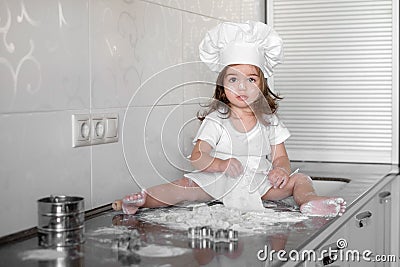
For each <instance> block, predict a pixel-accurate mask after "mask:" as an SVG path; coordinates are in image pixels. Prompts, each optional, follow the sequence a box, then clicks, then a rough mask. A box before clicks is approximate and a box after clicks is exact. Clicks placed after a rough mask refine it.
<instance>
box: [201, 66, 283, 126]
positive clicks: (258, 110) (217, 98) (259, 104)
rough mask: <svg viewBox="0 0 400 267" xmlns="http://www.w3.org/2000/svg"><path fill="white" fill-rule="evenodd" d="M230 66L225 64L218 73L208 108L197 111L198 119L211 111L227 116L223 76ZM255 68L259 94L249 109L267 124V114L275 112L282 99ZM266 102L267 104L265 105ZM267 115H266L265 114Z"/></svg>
mask: <svg viewBox="0 0 400 267" xmlns="http://www.w3.org/2000/svg"><path fill="white" fill-rule="evenodd" d="M229 67H230V66H226V67H225V68H224V69H223V70H222V71H221V72H220V73H219V75H218V78H217V83H216V86H215V91H214V96H213V100H212V101H211V102H210V104H208V105H207V107H208V109H207V110H205V111H204V112H202V113H201V112H198V113H197V117H198V118H199V120H203V119H204V118H205V116H207V115H208V114H210V113H211V112H213V111H215V110H216V111H218V112H219V113H220V114H221V115H223V117H224V118H229V116H230V109H229V104H230V102H229V100H228V98H227V97H226V95H225V87H224V77H225V74H226V71H227V69H228V68H229ZM256 68H257V72H258V75H259V77H260V80H261V81H262V82H261V87H260V91H261V93H262V94H261V95H260V97H258V99H257V100H255V101H254V102H253V103H251V109H252V110H253V112H254V115H255V116H256V118H257V119H258V120H259V121H260V122H261V123H263V124H267V125H268V124H269V121H267V119H266V118H267V117H268V115H272V114H275V113H276V111H277V109H278V103H277V102H278V101H279V100H281V99H282V97H280V96H278V95H276V94H275V93H273V92H272V91H271V89H270V88H269V86H268V82H267V79H266V78H265V77H264V74H263V72H262V71H261V69H260V68H259V67H256ZM266 104H267V105H266ZM266 115H267V116H266Z"/></svg>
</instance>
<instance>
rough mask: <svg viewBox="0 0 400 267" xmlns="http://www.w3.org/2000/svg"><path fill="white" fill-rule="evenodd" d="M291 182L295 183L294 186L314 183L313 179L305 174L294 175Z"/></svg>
mask: <svg viewBox="0 0 400 267" xmlns="http://www.w3.org/2000/svg"><path fill="white" fill-rule="evenodd" d="M289 181H292V183H294V184H297V183H302V184H304V183H308V184H309V183H312V180H311V177H310V176H308V175H306V174H304V173H296V174H293V175H292V176H291V177H290V180H289Z"/></svg>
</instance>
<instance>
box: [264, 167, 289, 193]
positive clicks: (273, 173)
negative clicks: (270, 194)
mask: <svg viewBox="0 0 400 267" xmlns="http://www.w3.org/2000/svg"><path fill="white" fill-rule="evenodd" d="M268 180H269V182H270V183H271V185H272V186H273V187H274V188H283V187H284V186H285V185H286V184H287V182H288V181H289V173H288V171H287V170H286V169H284V168H281V167H275V168H273V169H272V170H270V171H269V172H268Z"/></svg>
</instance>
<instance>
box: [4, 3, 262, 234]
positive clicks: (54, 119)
mask: <svg viewBox="0 0 400 267" xmlns="http://www.w3.org/2000/svg"><path fill="white" fill-rule="evenodd" d="M263 2H264V1H260V0H247V1H243V0H241V1H239V0H235V1H227V0H226V1H222V0H197V1H195V0H176V1H161V0H159V1H144V0H143V1H141V0H132V1H123V0H119V1H116V0H109V1H100V0H86V1H81V0H68V1H67V0H64V1H61V0H60V1H52V0H40V1H21V0H18V1H16V0H5V1H2V2H0V18H1V20H0V35H1V38H0V85H1V88H0V125H1V126H0V148H1V152H0V203H1V204H0V217H1V223H0V236H4V235H8V234H11V233H14V232H17V231H20V230H23V229H26V228H30V227H33V226H36V224H37V216H36V215H37V205H36V200H37V199H39V198H41V197H44V196H49V195H50V194H66V195H80V196H83V197H85V205H86V209H91V208H95V207H98V206H101V205H104V204H107V203H110V202H111V201H113V200H114V199H116V198H119V197H121V196H123V195H124V194H127V193H130V192H134V191H136V190H138V189H139V186H140V187H147V186H150V185H153V184H157V183H161V182H164V179H166V180H172V179H175V178H179V177H180V176H181V175H182V173H183V171H182V169H184V168H186V166H187V165H186V164H185V162H184V159H183V156H184V155H186V154H187V153H189V152H190V144H189V141H190V137H191V136H192V135H193V133H194V131H193V130H191V129H190V127H182V125H183V126H192V125H193V126H195V125H196V123H197V122H196V120H193V117H194V115H195V112H196V111H197V109H198V105H197V104H194V103H196V102H198V100H197V99H195V100H191V99H192V98H193V97H195V98H196V97H198V96H202V95H206V96H208V95H210V94H211V93H212V87H210V86H204V85H202V84H199V83H197V84H194V85H183V82H184V81H188V82H190V81H194V80H204V79H206V81H210V82H212V79H214V76H213V75H212V74H209V73H207V70H205V69H203V66H202V65H199V64H197V63H190V64H184V65H177V64H180V63H186V62H191V61H193V60H197V46H198V43H199V41H200V40H201V38H202V37H203V35H204V33H205V32H206V30H208V29H209V28H210V27H212V26H214V25H216V24H217V23H218V22H220V20H234V21H244V20H247V19H253V20H261V21H263V20H264V5H263ZM165 68H167V69H165ZM160 71H162V72H161V73H159V72H160ZM148 78H151V79H150V80H147V79H148ZM175 87H176V89H174V88H175ZM171 89H173V90H171ZM169 90H170V91H169ZM165 92H168V94H166V96H162V95H163V93H165ZM160 96H161V100H160V101H159V102H157V101H156V100H157V99H158V98H159V97H160ZM189 100H190V101H189ZM185 101H186V102H185ZM188 101H189V102H188ZM182 103H184V105H182ZM128 104H130V105H129V106H130V107H129V109H128V111H127V113H126V114H127V115H126V123H125V127H124V133H123V136H124V142H122V138H121V137H122V131H121V128H122V127H120V133H119V134H120V139H119V142H118V143H113V144H106V145H96V146H88V147H79V148H72V146H71V139H72V136H71V132H72V130H71V115H72V114H88V113H102V112H107V113H109V112H115V113H118V114H119V117H120V121H121V126H122V120H123V118H124V114H125V111H126V110H127V108H126V107H127V106H128ZM180 130H182V131H181V132H180ZM182 136H185V138H182ZM160 137H162V139H161V138H160ZM123 143H124V148H125V149H124V150H123V145H122V144H123ZM181 147H183V148H182V149H181ZM123 151H124V152H125V155H126V162H127V163H128V166H129V168H130V169H129V170H130V172H131V174H133V176H134V178H135V181H134V179H132V178H131V175H130V173H129V170H128V168H127V164H126V163H125V159H124V153H123Z"/></svg>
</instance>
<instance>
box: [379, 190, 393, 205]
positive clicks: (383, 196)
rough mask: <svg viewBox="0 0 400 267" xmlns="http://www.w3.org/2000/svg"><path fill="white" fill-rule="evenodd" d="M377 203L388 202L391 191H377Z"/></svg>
mask: <svg viewBox="0 0 400 267" xmlns="http://www.w3.org/2000/svg"><path fill="white" fill-rule="evenodd" d="M378 196H379V203H381V204H382V203H388V202H390V196H391V193H390V192H389V191H384V192H381V193H379V195H378Z"/></svg>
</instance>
